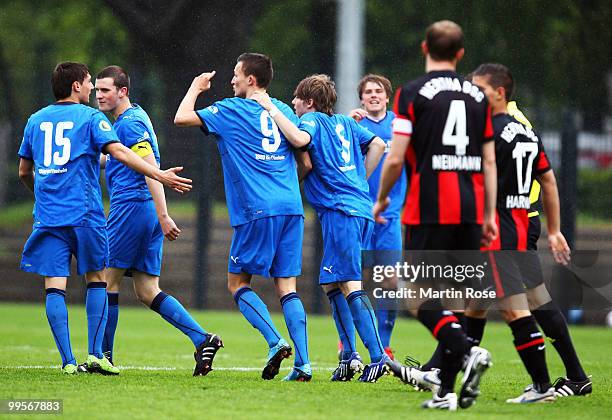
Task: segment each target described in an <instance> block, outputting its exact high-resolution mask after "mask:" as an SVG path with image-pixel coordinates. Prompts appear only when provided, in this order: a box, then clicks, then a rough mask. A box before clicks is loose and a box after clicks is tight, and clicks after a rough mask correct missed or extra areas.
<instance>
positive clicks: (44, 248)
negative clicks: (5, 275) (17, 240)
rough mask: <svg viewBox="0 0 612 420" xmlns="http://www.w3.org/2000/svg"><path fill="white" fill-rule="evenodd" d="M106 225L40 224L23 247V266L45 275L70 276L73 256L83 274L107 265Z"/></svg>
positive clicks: (25, 268)
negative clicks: (44, 225) (45, 225)
mask: <svg viewBox="0 0 612 420" xmlns="http://www.w3.org/2000/svg"><path fill="white" fill-rule="evenodd" d="M107 254H108V241H107V239H106V228H105V227H74V226H64V227H41V228H35V229H34V230H32V234H31V235H30V237H29V238H28V240H27V242H26V244H25V246H24V247H23V254H22V256H21V269H22V270H23V271H28V272H30V273H38V274H40V275H41V276H45V277H68V276H70V261H71V260H72V256H73V255H74V257H75V258H76V260H77V273H78V274H79V275H83V274H85V273H89V272H92V271H100V270H103V269H104V268H105V267H106V257H107Z"/></svg>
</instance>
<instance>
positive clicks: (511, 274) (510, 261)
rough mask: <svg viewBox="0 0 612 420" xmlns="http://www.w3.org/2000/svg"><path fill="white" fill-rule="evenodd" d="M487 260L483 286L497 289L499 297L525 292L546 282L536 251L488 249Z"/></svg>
mask: <svg viewBox="0 0 612 420" xmlns="http://www.w3.org/2000/svg"><path fill="white" fill-rule="evenodd" d="M486 261H487V265H488V268H487V270H486V275H485V281H484V282H483V287H484V288H487V287H490V288H492V290H495V291H496V294H497V297H498V298H503V297H507V296H512V295H517V294H520V293H524V292H525V289H533V288H534V287H536V286H539V285H540V284H542V283H544V276H543V274H542V267H541V265H540V258H539V257H538V254H537V253H536V252H535V251H508V250H506V251H486Z"/></svg>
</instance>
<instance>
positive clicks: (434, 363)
mask: <svg viewBox="0 0 612 420" xmlns="http://www.w3.org/2000/svg"><path fill="white" fill-rule="evenodd" d="M453 314H454V315H455V318H457V321H458V324H460V325H461V327H462V328H463V330H464V331H465V320H466V317H465V315H464V314H463V312H453ZM468 340H469V337H468ZM440 366H442V346H441V344H440V343H438V345H437V346H436V349H435V350H434V352H433V354H432V355H431V358H430V359H429V361H427V363H425V364H423V365H422V366H421V369H422V370H432V369H440Z"/></svg>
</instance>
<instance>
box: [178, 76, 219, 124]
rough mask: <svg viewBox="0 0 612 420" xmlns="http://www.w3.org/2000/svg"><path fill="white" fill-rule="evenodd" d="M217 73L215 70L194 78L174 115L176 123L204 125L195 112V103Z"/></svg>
mask: <svg viewBox="0 0 612 420" xmlns="http://www.w3.org/2000/svg"><path fill="white" fill-rule="evenodd" d="M215 73H216V72H215V71H211V72H208V73H202V74H200V75H199V76H197V77H196V78H194V79H193V82H191V86H189V90H187V93H186V94H185V97H184V98H183V100H182V101H181V104H180V105H179V107H178V109H177V111H176V115H175V116H174V124H175V125H177V126H179V127H199V126H201V125H202V120H200V117H198V114H196V112H195V103H196V100H197V99H198V96H200V94H201V93H202V92H206V91H207V90H209V89H210V85H211V83H210V80H211V79H212V78H213V77H215Z"/></svg>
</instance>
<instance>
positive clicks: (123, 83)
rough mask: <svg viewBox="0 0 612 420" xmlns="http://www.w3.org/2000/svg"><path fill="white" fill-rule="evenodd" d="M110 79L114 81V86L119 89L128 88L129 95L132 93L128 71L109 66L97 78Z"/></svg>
mask: <svg viewBox="0 0 612 420" xmlns="http://www.w3.org/2000/svg"><path fill="white" fill-rule="evenodd" d="M107 77H110V78H111V79H113V84H114V85H115V86H116V87H117V89H121V88H123V87H124V88H127V90H128V95H129V92H130V75H129V74H127V71H125V70H123V68H121V67H119V66H108V67H104V68H103V69H102V71H100V73H98V75H97V76H96V79H106V78H107Z"/></svg>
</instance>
